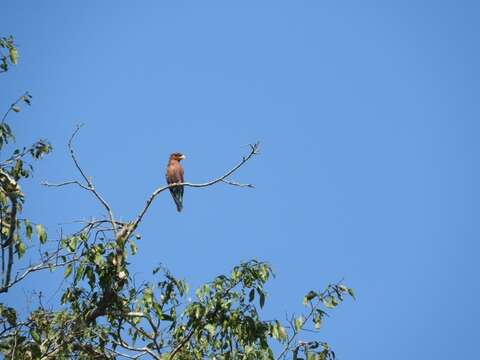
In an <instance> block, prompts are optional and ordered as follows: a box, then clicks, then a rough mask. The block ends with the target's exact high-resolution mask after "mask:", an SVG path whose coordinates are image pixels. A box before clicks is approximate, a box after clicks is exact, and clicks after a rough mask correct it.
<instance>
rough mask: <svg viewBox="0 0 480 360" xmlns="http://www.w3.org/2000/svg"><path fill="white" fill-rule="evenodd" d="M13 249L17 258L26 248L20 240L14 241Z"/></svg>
mask: <svg viewBox="0 0 480 360" xmlns="http://www.w3.org/2000/svg"><path fill="white" fill-rule="evenodd" d="M15 250H16V251H17V255H18V258H19V259H20V258H21V257H22V256H23V255H24V254H25V251H26V250H27V248H26V246H25V244H24V243H23V242H22V241H17V242H16V243H15Z"/></svg>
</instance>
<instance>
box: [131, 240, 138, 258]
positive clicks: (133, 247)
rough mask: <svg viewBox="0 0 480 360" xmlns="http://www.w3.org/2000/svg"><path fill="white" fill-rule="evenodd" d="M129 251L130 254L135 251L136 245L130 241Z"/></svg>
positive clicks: (133, 253)
mask: <svg viewBox="0 0 480 360" xmlns="http://www.w3.org/2000/svg"><path fill="white" fill-rule="evenodd" d="M130 251H131V252H132V255H135V254H136V253H137V245H135V244H134V243H133V242H130Z"/></svg>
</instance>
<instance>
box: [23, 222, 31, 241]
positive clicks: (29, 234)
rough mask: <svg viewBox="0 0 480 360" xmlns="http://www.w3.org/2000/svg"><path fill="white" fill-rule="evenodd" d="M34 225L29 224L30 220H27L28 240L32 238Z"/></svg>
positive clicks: (26, 231)
mask: <svg viewBox="0 0 480 360" xmlns="http://www.w3.org/2000/svg"><path fill="white" fill-rule="evenodd" d="M32 232H33V229H32V225H31V224H30V223H29V222H28V220H25V235H27V238H28V239H31V238H32Z"/></svg>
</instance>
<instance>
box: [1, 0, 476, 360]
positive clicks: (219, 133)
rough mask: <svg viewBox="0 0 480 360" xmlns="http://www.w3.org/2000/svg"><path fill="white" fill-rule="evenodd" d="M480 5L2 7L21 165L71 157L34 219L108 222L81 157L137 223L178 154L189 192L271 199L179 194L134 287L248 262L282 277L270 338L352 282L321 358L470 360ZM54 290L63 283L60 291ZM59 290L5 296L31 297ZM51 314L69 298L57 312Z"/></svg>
mask: <svg viewBox="0 0 480 360" xmlns="http://www.w3.org/2000/svg"><path fill="white" fill-rule="evenodd" d="M479 10H480V5H478V2H475V1H457V2H454V1H362V2H359V1H344V2H338V1H295V2H293V1H263V2H258V1H242V2H224V1H203V2H193V1H190V2H188V1H142V2H127V1H103V2H101V3H100V2H96V1H82V2H77V3H73V2H63V1H49V2H34V1H31V2H7V3H5V4H4V5H3V6H2V16H1V17H2V21H1V25H2V26H1V33H2V35H7V34H13V35H14V36H15V38H16V39H17V43H18V45H19V48H20V54H21V58H20V65H19V66H17V67H16V68H14V69H13V70H12V71H10V72H9V73H8V74H6V75H5V74H4V75H3V76H2V79H1V81H2V86H1V87H0V101H1V104H0V105H1V106H2V107H3V108H4V109H6V108H7V107H8V106H9V104H10V103H11V101H12V100H13V99H14V98H15V97H16V96H18V95H20V94H21V93H23V91H25V90H29V91H30V92H31V93H32V94H33V96H34V99H33V100H34V103H33V106H32V107H31V108H29V109H26V110H25V111H23V112H21V113H20V114H18V115H15V116H12V117H11V118H10V122H11V123H12V125H13V128H14V129H15V131H16V132H17V134H18V136H17V138H18V142H19V143H22V144H23V143H28V142H31V141H33V140H34V139H36V138H38V137H46V138H48V139H49V140H50V141H51V142H52V143H53V145H54V147H55V152H54V153H53V154H52V156H49V157H48V159H46V160H45V161H42V162H41V163H39V164H38V165H37V167H36V173H35V177H34V179H33V181H32V182H31V183H29V184H28V185H25V191H26V193H27V195H28V203H27V205H26V210H25V213H26V214H27V215H28V216H30V217H31V218H32V219H34V220H35V221H38V222H42V223H44V224H45V225H46V226H47V228H48V230H49V233H50V234H53V235H51V236H54V234H56V233H58V231H59V224H65V223H68V222H70V221H72V220H78V219H85V218H89V217H91V216H96V217H99V216H102V212H101V209H100V207H98V205H97V204H96V203H95V201H94V200H93V199H92V198H91V197H90V196H89V194H86V193H82V192H81V191H79V190H78V189H75V188H71V189H63V190H62V189H60V190H58V189H46V188H42V187H41V186H40V185H39V183H40V181H42V180H45V179H47V180H50V181H61V180H67V179H73V178H76V177H78V175H77V174H76V173H75V171H74V168H73V166H72V164H71V162H70V160H69V158H68V154H67V152H66V142H67V139H68V137H69V136H70V134H71V132H72V131H73V129H74V126H75V125H76V124H77V123H79V122H83V123H85V124H86V126H85V127H84V129H83V130H82V132H81V134H80V136H79V137H78V138H77V141H76V148H77V150H78V153H79V158H80V160H81V162H82V164H83V166H84V167H85V169H86V170H87V172H88V173H89V174H90V175H91V176H92V177H93V180H94V182H95V184H96V186H97V188H98V189H99V191H101V192H102V193H103V194H104V196H105V197H106V198H107V199H108V200H109V201H110V203H111V204H112V206H113V207H114V209H116V216H117V217H118V218H120V219H123V220H129V219H131V218H132V217H133V216H135V214H136V213H137V212H138V211H139V210H140V208H141V207H142V206H143V204H144V201H145V200H146V198H147V196H148V195H149V194H150V193H151V192H152V191H153V190H154V189H155V188H156V187H157V186H159V185H161V184H163V183H164V168H165V165H166V161H167V158H168V154H169V153H171V152H173V151H177V150H178V151H181V152H183V153H185V154H186V155H187V156H188V158H187V160H186V161H185V163H184V168H185V173H186V179H187V180H188V181H192V182H202V181H204V180H208V179H211V178H213V177H215V176H218V175H221V174H222V173H223V172H224V171H225V170H226V169H228V168H229V167H230V166H232V165H233V164H234V163H236V162H237V161H238V160H239V159H240V157H241V156H242V155H243V154H245V153H246V152H247V150H248V149H247V148H246V147H245V146H244V145H245V144H248V143H252V142H255V141H257V140H260V141H261V143H262V154H261V156H259V157H257V158H256V159H255V160H254V161H253V162H251V163H249V164H248V165H247V166H246V167H245V168H243V169H242V170H241V171H240V172H239V173H238V174H237V175H236V176H235V179H236V180H238V181H244V182H252V183H254V184H256V189H254V190H249V189H239V188H233V187H228V186H225V185H219V186H216V187H213V188H208V189H186V193H185V201H184V206H185V207H184V212H182V213H181V214H178V213H177V212H176V211H175V207H174V204H173V201H172V200H171V199H170V198H169V195H168V194H166V193H165V194H163V195H162V196H161V197H160V198H159V199H158V200H157V202H156V203H155V204H154V205H153V206H152V208H151V210H150V212H149V213H148V215H147V217H146V218H145V221H144V223H143V226H142V227H141V228H140V232H141V233H142V235H143V239H142V240H141V241H140V242H139V253H138V256H137V257H136V258H135V259H133V260H132V261H133V265H132V267H133V269H134V272H135V273H137V274H138V276H140V277H141V276H144V277H148V275H149V272H150V270H151V269H152V268H153V267H154V266H155V265H156V264H158V263H159V262H162V263H164V264H166V265H167V266H168V267H169V268H170V269H171V270H172V271H173V272H174V273H175V274H176V275H177V276H179V277H182V278H185V279H186V280H187V281H188V282H189V283H190V284H191V285H192V286H196V285H198V284H201V283H202V282H206V281H209V280H210V279H211V278H213V277H214V276H215V275H217V274H220V273H223V272H227V271H228V270H229V269H230V268H231V267H232V266H234V265H235V264H237V263H239V262H240V261H241V260H247V259H250V258H257V259H260V260H266V261H268V262H270V263H271V264H272V266H273V268H274V270H275V273H276V275H277V276H276V278H275V279H274V280H273V281H272V282H271V283H270V284H269V285H268V291H269V300H270V301H269V302H268V305H267V308H266V316H273V315H276V316H277V317H280V318H284V314H285V312H286V311H288V312H290V313H291V312H299V311H301V310H302V306H301V301H302V297H303V295H304V294H305V293H306V292H307V291H308V290H310V289H311V288H315V289H320V288H322V287H323V286H325V285H327V284H328V283H329V282H335V281H338V280H339V279H341V278H343V277H344V278H345V279H346V280H345V281H346V283H347V284H348V285H350V286H352V287H353V288H354V289H355V290H356V294H357V301H356V302H353V301H348V302H346V303H345V304H343V305H342V306H341V307H339V308H338V309H336V310H334V311H332V312H331V317H330V318H329V319H328V321H327V322H326V324H325V327H324V332H323V334H322V339H325V340H328V341H329V342H330V343H331V344H332V346H333V347H334V349H335V350H336V352H337V355H338V356H339V358H340V359H405V358H418V359H421V358H425V359H433V358H435V359H450V358H452V357H453V358H466V359H473V358H474V357H475V355H476V354H477V352H478V351H477V350H476V342H478V330H477V327H476V326H475V325H476V324H478V321H479V320H480V316H479V315H480V314H479V310H478V306H477V305H476V303H475V302H476V299H477V298H478V296H479V295H480V285H479V282H478V279H477V274H478V270H479V267H478V254H479V251H480V246H479V244H478V239H479V235H480V231H479V229H478V225H477V224H478V221H477V218H478V215H479V210H480V209H479V205H478V204H479V200H480V199H479V192H478V186H475V184H478V182H479V180H480V179H479V171H478V160H477V159H478V155H479V150H480V148H479V143H478V135H479V134H480V125H479V115H480V109H479V105H478V94H479V90H480V86H479V80H480V77H479V68H478V66H479V65H478V64H479V63H480V56H479V50H478V34H479V31H480V25H479V22H478V18H479V15H480V11H479ZM47 282H49V283H47ZM50 282H51V280H50V278H49V277H48V275H47V274H41V275H38V276H35V277H32V278H31V279H30V280H29V281H27V282H25V283H23V284H22V285H19V286H18V287H17V288H15V289H14V291H12V292H11V293H9V294H8V295H7V297H8V300H9V301H12V302H16V301H22V302H23V299H24V298H26V297H27V298H28V297H29V296H32V295H31V293H32V291H33V290H34V289H36V288H38V286H39V284H41V285H42V286H44V287H46V288H47V289H50V290H52V289H55V288H56V287H53V288H52V285H51V283H50ZM52 292H53V290H52Z"/></svg>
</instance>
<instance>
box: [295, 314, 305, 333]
mask: <svg viewBox="0 0 480 360" xmlns="http://www.w3.org/2000/svg"><path fill="white" fill-rule="evenodd" d="M302 325H303V317H302V316H300V317H298V318H296V319H295V331H297V332H298V331H300V330H301V328H302Z"/></svg>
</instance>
